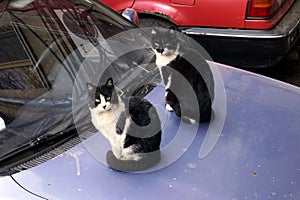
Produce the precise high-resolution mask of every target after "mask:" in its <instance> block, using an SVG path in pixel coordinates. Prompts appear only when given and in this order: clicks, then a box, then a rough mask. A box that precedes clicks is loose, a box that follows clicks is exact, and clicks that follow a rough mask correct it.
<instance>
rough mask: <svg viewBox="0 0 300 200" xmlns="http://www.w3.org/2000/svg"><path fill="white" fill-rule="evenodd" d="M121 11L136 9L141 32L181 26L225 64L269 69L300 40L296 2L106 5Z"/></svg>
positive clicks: (130, 1)
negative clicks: (141, 28) (143, 29)
mask: <svg viewBox="0 0 300 200" xmlns="http://www.w3.org/2000/svg"><path fill="white" fill-rule="evenodd" d="M102 2H104V3H105V4H107V5H108V6H110V7H111V8H113V9H114V10H116V11H122V10H124V9H125V8H127V7H131V8H134V9H135V10H136V11H137V12H138V13H139V16H140V25H141V26H164V27H170V26H172V25H175V26H177V27H178V28H179V29H180V30H181V31H182V32H184V33H186V34H188V35H189V36H191V37H193V38H194V39H196V40H197V41H199V42H200V44H201V45H202V46H203V47H204V48H205V49H206V50H207V51H208V52H209V53H210V55H211V57H212V58H213V59H214V60H215V61H217V62H221V63H225V64H229V65H233V66H238V67H267V66H273V65H275V64H276V63H278V62H279V61H280V60H281V59H282V58H283V57H284V56H285V55H286V54H287V52H288V51H289V50H290V49H291V48H292V47H293V46H294V45H295V43H296V41H297V40H298V38H299V29H300V2H299V1H296V0H229V1H216V0H213V1H205V0H189V1H182V0H170V1H169V0H159V1H156V0H126V1H121V0H117V1H110V0H102Z"/></svg>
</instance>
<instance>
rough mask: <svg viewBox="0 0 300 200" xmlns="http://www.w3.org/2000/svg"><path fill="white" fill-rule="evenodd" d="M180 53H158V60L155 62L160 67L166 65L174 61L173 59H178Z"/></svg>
mask: <svg viewBox="0 0 300 200" xmlns="http://www.w3.org/2000/svg"><path fill="white" fill-rule="evenodd" d="M177 55H178V53H174V54H172V55H168V56H167V55H163V54H161V53H156V61H155V64H156V65H157V66H158V67H161V66H166V65H168V64H169V63H170V62H172V61H173V60H175V59H176V57H177Z"/></svg>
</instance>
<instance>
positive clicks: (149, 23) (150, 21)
mask: <svg viewBox="0 0 300 200" xmlns="http://www.w3.org/2000/svg"><path fill="white" fill-rule="evenodd" d="M139 26H140V27H162V28H171V27H172V28H176V29H177V26H176V25H175V24H173V23H172V22H170V21H168V20H165V19H162V18H158V17H140V19H139Z"/></svg>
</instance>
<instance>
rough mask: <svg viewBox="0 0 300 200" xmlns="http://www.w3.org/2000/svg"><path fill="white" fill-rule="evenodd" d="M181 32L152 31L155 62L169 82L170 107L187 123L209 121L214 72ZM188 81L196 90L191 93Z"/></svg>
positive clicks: (164, 80) (168, 106)
mask: <svg viewBox="0 0 300 200" xmlns="http://www.w3.org/2000/svg"><path fill="white" fill-rule="evenodd" d="M177 34H178V33H177V32H176V31H175V30H174V29H168V30H167V31H163V30H158V29H154V28H153V29H152V30H151V43H152V48H153V50H154V52H155V58H156V60H155V63H156V65H157V67H158V68H159V71H160V74H161V78H162V80H163V82H164V85H165V91H166V93H165V99H166V109H167V110H169V111H174V112H175V114H176V115H177V116H178V117H180V118H181V119H182V120H183V121H184V122H187V123H192V124H195V123H200V122H209V121H210V120H211V115H212V114H213V111H212V101H213V96H214V81H213V75H212V72H211V70H210V67H209V65H208V63H207V62H206V60H205V59H204V58H203V57H202V56H201V54H200V53H199V52H196V51H195V50H193V49H191V48H188V47H185V46H186V45H184V43H185V41H181V40H180V37H179V36H178V35H177ZM191 60H192V61H193V63H197V68H196V67H195V66H193V65H192V64H191V63H190V62H189V61H191ZM185 82H187V83H188V84H189V85H190V86H191V88H192V90H193V91H192V92H191V91H190V92H188V90H187V84H186V83H185ZM183 83H185V84H183ZM193 95H194V96H193ZM193 97H194V98H193ZM195 97H196V98H195ZM195 99H196V100H195ZM197 107H198V108H197Z"/></svg>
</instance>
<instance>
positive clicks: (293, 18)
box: [180, 1, 300, 67]
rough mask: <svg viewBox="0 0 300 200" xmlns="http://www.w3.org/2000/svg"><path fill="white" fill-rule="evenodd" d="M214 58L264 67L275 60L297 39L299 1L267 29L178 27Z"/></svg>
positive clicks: (248, 65)
mask: <svg viewBox="0 0 300 200" xmlns="http://www.w3.org/2000/svg"><path fill="white" fill-rule="evenodd" d="M180 29H181V30H182V32H183V33H186V34H187V35H189V36H191V37H193V38H194V39H195V40H197V41H198V42H199V43H200V44H201V45H202V46H203V48H205V49H206V50H207V52H208V53H209V54H210V56H211V57H212V58H213V60H214V61H217V62H221V63H225V64H229V65H233V66H238V67H267V66H272V65H275V64H276V63H278V62H279V61H280V60H281V59H282V58H283V56H285V55H286V54H287V53H288V51H289V50H290V49H291V48H292V47H293V45H294V44H295V43H296V42H297V41H298V40H299V35H300V34H299V32H300V1H296V2H295V3H294V5H293V6H292V8H291V9H290V10H289V12H288V13H287V14H286V15H285V17H284V18H283V19H282V20H281V21H280V22H279V23H278V24H277V25H276V26H275V27H274V28H273V29H270V30H245V29H244V30H243V29H219V28H218V29H217V28H203V27H190V28H187V27H181V28H180Z"/></svg>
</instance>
